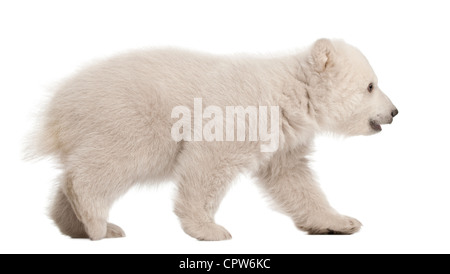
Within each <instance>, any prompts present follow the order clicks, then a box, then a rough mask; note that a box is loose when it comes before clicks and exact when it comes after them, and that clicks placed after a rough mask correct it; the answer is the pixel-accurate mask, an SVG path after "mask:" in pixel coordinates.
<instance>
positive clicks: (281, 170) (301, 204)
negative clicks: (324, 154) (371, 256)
mask: <svg viewBox="0 0 450 274" xmlns="http://www.w3.org/2000/svg"><path fill="white" fill-rule="evenodd" d="M307 153H308V151H307V148H305V147H299V148H297V149H294V150H290V151H279V152H277V153H276V154H275V155H274V157H273V158H272V160H271V161H270V162H269V163H268V164H267V165H265V166H264V167H263V168H261V169H260V170H259V172H258V174H257V175H258V178H259V182H260V183H261V184H262V186H263V188H264V189H265V190H266V191H267V192H268V194H269V195H270V196H271V198H272V199H274V201H275V203H276V204H277V205H278V207H279V209H281V211H282V212H284V213H285V214H287V215H288V216H290V217H291V218H292V219H293V221H294V223H295V225H296V226H297V227H298V228H299V229H301V230H303V231H306V232H308V233H309V234H353V233H356V232H358V231H359V230H360V228H361V223H360V222H359V221H358V220H356V219H354V218H351V217H347V216H344V215H341V214H339V213H337V212H336V211H335V210H334V209H333V208H332V207H331V206H330V204H329V203H328V201H327V199H326V197H325V195H324V194H323V192H322V191H321V189H320V187H319V185H318V183H317V182H316V181H315V179H314V176H313V174H312V171H311V170H310V168H309V166H308V159H306V158H305V156H306V154H307Z"/></svg>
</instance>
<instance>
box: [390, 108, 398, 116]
mask: <svg viewBox="0 0 450 274" xmlns="http://www.w3.org/2000/svg"><path fill="white" fill-rule="evenodd" d="M397 114H398V109H394V110H393V111H392V112H391V115H392V117H395V116H397Z"/></svg>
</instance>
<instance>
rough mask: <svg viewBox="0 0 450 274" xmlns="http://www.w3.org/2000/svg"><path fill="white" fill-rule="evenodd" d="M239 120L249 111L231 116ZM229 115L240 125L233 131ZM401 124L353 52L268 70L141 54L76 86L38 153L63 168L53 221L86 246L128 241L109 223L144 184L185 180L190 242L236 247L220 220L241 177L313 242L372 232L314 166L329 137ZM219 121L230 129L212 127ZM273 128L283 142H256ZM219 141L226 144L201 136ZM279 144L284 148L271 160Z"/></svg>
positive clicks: (83, 75)
mask: <svg viewBox="0 0 450 274" xmlns="http://www.w3.org/2000/svg"><path fill="white" fill-rule="evenodd" d="M199 100H201V101H199ZM199 103H201V104H199ZM209 106H213V107H212V108H210V107H209ZM230 107H235V110H236V109H240V110H244V112H240V114H239V113H237V112H234V113H233V112H232V114H230V115H229V114H228V112H227V111H226V110H227V108H230ZM262 107H267V109H266V110H264V108H262ZM177 109H178V110H180V109H181V111H178V112H177V111H175V110H177ZM207 109H209V110H213V111H212V112H210V113H209V114H208V113H207ZM269 110H270V111H269ZM252 111H253V112H252ZM254 111H256V113H254ZM187 112H189V113H187ZM195 113H200V114H199V115H200V116H198V115H197V116H196V115H194V114H195ZM205 113H206V114H205ZM220 113H222V114H225V113H227V114H226V117H225V118H229V119H225V118H224V120H223V121H222V123H220V119H216V118H217V117H216V116H218V115H219V114H220ZM269 113H270V115H269ZM397 113H398V110H397V109H396V107H395V106H394V105H393V104H392V103H391V101H390V100H389V98H388V97H387V96H386V95H385V94H384V93H383V92H382V91H381V89H380V88H379V86H378V80H377V77H376V75H375V73H374V72H373V70H372V68H371V66H370V65H369V63H368V61H367V60H366V58H365V57H364V56H363V55H362V54H361V52H360V51H359V50H358V49H356V48H355V47H353V46H351V45H348V44H346V43H345V42H343V41H340V40H329V39H320V40H318V41H316V42H315V43H314V44H313V45H312V46H311V47H309V48H308V49H307V50H304V51H302V52H298V53H296V54H292V55H285V56H268V57H260V56H245V55H238V56H216V55H210V54H202V53H195V52H190V51H183V50H175V49H158V50H141V51H135V52H130V53H127V54H122V55H119V56H116V57H113V58H110V59H108V60H105V61H102V62H99V63H97V64H95V65H93V66H90V67H88V68H86V69H84V70H82V71H80V72H79V73H77V74H76V75H75V76H73V77H71V78H70V79H68V80H66V81H65V82H64V83H63V84H62V85H61V86H60V87H59V88H58V89H57V90H56V92H55V93H54V95H53V97H52V99H51V101H50V102H49V104H48V106H47V107H46V109H45V112H44V115H43V119H42V123H41V125H40V128H39V130H38V131H37V134H36V136H35V139H34V140H36V142H35V143H36V146H35V147H34V148H35V154H36V155H42V156H53V157H55V158H56V159H57V160H58V162H59V164H60V167H61V169H62V174H61V177H60V181H59V187H58V190H57V192H56V194H55V198H54V200H53V204H52V207H51V217H52V219H53V220H54V222H55V223H56V225H57V226H58V227H59V229H60V230H61V232H62V233H63V234H66V235H68V236H71V237H73V238H90V239H91V240H100V239H103V238H113V237H123V236H125V233H124V232H123V230H122V229H121V228H120V227H118V226H117V225H114V224H112V223H108V213H109V210H110V207H111V205H112V204H113V203H114V201H115V200H116V199H117V198H119V197H120V196H121V195H123V194H125V193H126V192H127V191H128V190H129V189H130V188H131V187H133V186H135V185H136V184H140V183H153V182H159V181H173V182H175V183H176V185H177V196H176V199H175V213H176V215H177V216H178V217H179V219H180V222H181V225H182V227H183V229H184V231H185V232H186V233H187V234H189V235H190V236H192V237H194V238H197V239H199V240H211V241H215V240H226V239H230V238H231V235H230V233H229V232H228V231H227V230H226V229H225V228H224V227H222V226H220V225H218V224H216V223H215V221H214V215H215V213H216V211H217V209H218V208H219V205H220V202H221V200H222V199H223V197H224V195H225V193H226V191H227V189H228V188H229V186H230V183H231V182H232V181H233V179H234V178H235V177H236V176H237V175H238V174H239V173H241V172H249V173H250V174H252V175H253V176H254V177H255V178H257V181H258V183H259V184H260V186H261V187H262V188H263V189H264V190H265V191H266V192H267V193H268V195H269V196H270V197H271V198H272V199H273V200H274V202H275V203H276V204H277V205H278V207H279V209H280V210H281V211H282V212H284V213H285V214H287V215H288V216H290V217H291V218H292V220H293V221H294V223H295V225H296V226H297V227H298V228H299V229H301V230H303V231H306V232H308V233H310V234H352V233H355V232H357V231H359V230H360V227H361V223H360V222H359V221H358V220H356V219H354V218H351V217H347V216H344V215H341V214H339V213H338V212H337V211H336V210H334V209H333V208H332V207H331V206H330V205H329V203H328V202H327V200H326V198H325V195H324V194H323V193H322V191H321V189H320V188H319V186H318V184H317V183H316V181H315V179H314V176H313V172H312V171H311V170H310V168H309V165H308V160H307V158H306V156H307V155H308V154H309V153H310V151H311V150H310V147H311V144H312V142H313V139H314V136H315V135H316V134H318V133H320V132H333V133H337V134H341V135H345V136H354V135H371V134H375V133H378V132H380V131H381V129H382V128H381V125H383V124H388V123H391V122H392V120H393V117H394V116H395V115H397ZM174 114H175V115H174ZM263 114H267V117H269V116H270V118H268V119H263V118H264V115H263ZM272 114H276V115H272ZM255 115H256V116H255ZM255 117H256V118H255ZM230 119H231V120H230ZM212 120H214V121H216V122H217V121H218V123H215V124H214V125H213V127H207V125H208V124H209V123H210V122H211V121H212ZM199 124H200V125H202V126H203V130H200V131H198V132H197V133H196V131H197V129H199V126H198V125H199ZM263 126H265V128H266V129H267V130H266V131H265V132H266V133H267V132H269V133H271V134H269V135H267V136H269V137H270V138H269V139H270V140H269V139H268V138H265V139H264V138H260V137H261V136H259V134H253V133H254V130H255V129H256V130H258V128H259V129H261V128H263ZM205 128H206V130H205ZM233 130H236V131H233ZM205 132H206V133H208V132H209V133H211V134H213V137H214V138H202V137H204V136H199V134H200V135H201V134H202V133H205ZM218 132H221V133H223V132H226V133H229V132H231V134H230V135H227V136H226V137H227V138H221V137H220V134H218ZM239 132H240V135H241V136H239ZM261 132H263V131H261V130H260V131H259V133H261ZM257 133H258V132H257ZM174 135H177V136H178V137H177V136H175V137H174ZM224 136H225V134H224ZM267 136H266V137H267ZM228 137H230V138H228ZM234 137H236V138H234ZM267 143H271V144H272V145H271V149H262V147H263V146H262V145H264V144H267ZM266 148H267V147H266Z"/></svg>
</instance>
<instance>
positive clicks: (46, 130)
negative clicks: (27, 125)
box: [23, 111, 61, 160]
mask: <svg viewBox="0 0 450 274" xmlns="http://www.w3.org/2000/svg"><path fill="white" fill-rule="evenodd" d="M37 121H38V123H37V126H36V127H35V128H34V130H33V131H32V132H31V133H30V134H29V135H28V136H27V137H26V140H25V149H24V153H23V154H24V160H40V159H42V158H44V157H47V156H55V155H58V154H59V153H60V148H61V144H60V140H59V139H60V138H59V132H60V129H59V126H58V117H51V116H50V115H49V112H48V111H47V112H44V113H42V114H41V115H38V117H37Z"/></svg>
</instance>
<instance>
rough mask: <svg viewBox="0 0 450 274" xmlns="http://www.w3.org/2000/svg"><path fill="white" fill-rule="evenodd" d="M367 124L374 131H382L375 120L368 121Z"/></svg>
mask: <svg viewBox="0 0 450 274" xmlns="http://www.w3.org/2000/svg"><path fill="white" fill-rule="evenodd" d="M369 124H370V127H371V128H372V129H373V130H375V131H381V130H382V128H381V125H380V123H379V122H377V121H375V120H370V122H369Z"/></svg>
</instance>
